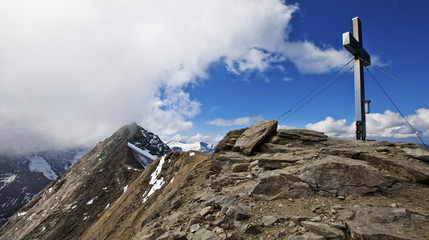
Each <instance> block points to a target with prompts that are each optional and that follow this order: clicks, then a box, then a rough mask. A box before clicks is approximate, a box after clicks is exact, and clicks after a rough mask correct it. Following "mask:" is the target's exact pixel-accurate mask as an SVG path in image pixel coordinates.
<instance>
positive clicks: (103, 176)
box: [0, 124, 169, 239]
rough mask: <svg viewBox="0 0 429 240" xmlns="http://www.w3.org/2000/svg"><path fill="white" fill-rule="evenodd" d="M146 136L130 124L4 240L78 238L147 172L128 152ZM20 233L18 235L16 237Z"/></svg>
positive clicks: (15, 220) (28, 209) (29, 208)
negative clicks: (129, 146) (130, 185)
mask: <svg viewBox="0 0 429 240" xmlns="http://www.w3.org/2000/svg"><path fill="white" fill-rule="evenodd" d="M143 132H145V131H143V129H142V128H141V127H138V126H137V125H136V124H130V125H127V126H124V127H123V128H121V129H120V130H118V131H117V132H116V133H115V134H114V135H113V136H112V137H110V138H108V139H106V140H105V141H104V142H101V143H99V144H98V145H97V146H96V147H95V148H94V149H92V150H91V151H90V152H88V153H87V154H86V155H85V156H83V157H82V158H81V159H79V160H78V161H77V162H76V163H75V164H74V165H73V166H72V167H71V168H69V169H68V170H67V171H66V172H65V173H64V174H62V175H61V176H60V177H59V178H57V179H56V180H55V181H53V182H52V183H51V184H49V185H48V186H47V187H46V188H45V189H43V191H41V192H40V193H39V194H37V195H36V196H35V197H34V198H33V199H32V200H31V201H30V202H29V203H28V204H27V205H26V206H24V207H23V208H22V209H20V211H19V212H18V213H17V214H15V215H14V216H12V217H11V218H10V219H9V221H8V222H7V223H6V224H5V225H4V226H3V227H2V228H1V230H0V233H1V239H33V238H42V239H74V238H77V237H78V236H80V235H81V234H82V233H83V232H85V230H86V228H87V227H88V226H90V225H91V223H93V222H95V221H96V220H97V219H98V218H99V213H101V212H102V211H103V210H104V209H105V208H106V206H108V205H109V204H110V203H112V202H114V201H115V200H116V199H117V198H118V197H119V196H121V195H122V194H123V193H124V192H125V191H126V190H127V187H128V185H129V184H130V183H131V182H133V180H135V179H136V178H137V177H138V176H139V175H140V173H141V171H142V170H143V169H144V167H143V166H142V165H141V164H140V163H139V162H138V161H137V160H136V158H135V157H134V151H133V150H131V149H130V148H128V146H127V145H128V144H129V142H131V143H132V144H137V142H136V141H135V140H136V139H140V140H142V139H141V138H140V136H141V135H142V133H143ZM141 145H142V146H143V145H144V144H141ZM144 147H148V146H144ZM143 150H147V148H145V149H143ZM147 151H149V150H147ZM168 151H169V148H168V147H167V146H162V147H161V145H158V146H156V147H154V148H153V149H152V150H150V151H149V152H151V154H154V155H155V154H165V153H166V152H168ZM10 226H14V227H12V228H11V227H10ZM16 227H18V229H20V231H15V230H14V229H15V228H16Z"/></svg>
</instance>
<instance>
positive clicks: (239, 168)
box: [231, 163, 250, 172]
mask: <svg viewBox="0 0 429 240" xmlns="http://www.w3.org/2000/svg"><path fill="white" fill-rule="evenodd" d="M249 165H250V163H237V164H233V165H232V167H231V169H232V172H248V171H249Z"/></svg>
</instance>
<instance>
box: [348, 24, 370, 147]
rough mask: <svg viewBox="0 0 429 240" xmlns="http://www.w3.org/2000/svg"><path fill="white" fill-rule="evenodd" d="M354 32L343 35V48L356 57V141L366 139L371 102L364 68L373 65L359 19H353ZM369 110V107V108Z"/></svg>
mask: <svg viewBox="0 0 429 240" xmlns="http://www.w3.org/2000/svg"><path fill="white" fill-rule="evenodd" d="M352 31H353V35H352V34H351V33H350V32H345V33H343V46H344V47H345V48H346V49H347V50H349V52H350V53H351V54H353V56H354V57H355V62H354V78H355V116H356V117H355V120H356V139H358V140H365V138H366V119H365V113H366V110H365V105H366V104H368V103H369V102H370V101H365V87H364V76H363V66H368V65H371V57H370V55H369V54H368V53H367V52H366V51H365V49H364V48H363V45H362V29H361V22H360V20H359V18H358V17H355V18H353V19H352ZM368 109H369V106H368Z"/></svg>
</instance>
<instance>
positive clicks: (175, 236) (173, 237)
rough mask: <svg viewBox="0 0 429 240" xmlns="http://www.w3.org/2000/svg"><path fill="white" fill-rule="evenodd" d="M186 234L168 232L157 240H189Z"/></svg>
mask: <svg viewBox="0 0 429 240" xmlns="http://www.w3.org/2000/svg"><path fill="white" fill-rule="evenodd" d="M187 239H188V238H187V237H186V233H185V232H180V231H179V232H166V233H164V234H162V235H161V236H159V237H158V238H156V240H187Z"/></svg>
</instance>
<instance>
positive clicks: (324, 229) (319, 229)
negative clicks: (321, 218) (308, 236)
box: [301, 221, 345, 239]
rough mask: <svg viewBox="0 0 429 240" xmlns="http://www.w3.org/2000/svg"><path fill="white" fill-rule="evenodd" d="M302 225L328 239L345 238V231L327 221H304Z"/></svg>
mask: <svg viewBox="0 0 429 240" xmlns="http://www.w3.org/2000/svg"><path fill="white" fill-rule="evenodd" d="M301 225H302V226H303V227H305V228H306V229H307V230H309V231H310V232H313V233H316V234H318V235H320V236H323V237H325V238H326V239H345V236H344V232H343V231H341V230H339V229H337V228H333V227H331V226H329V225H328V224H326V223H318V222H309V221H303V222H301Z"/></svg>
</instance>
